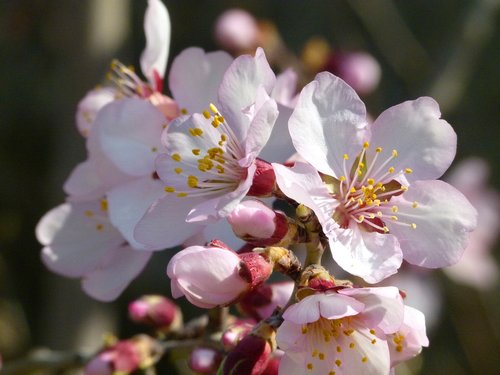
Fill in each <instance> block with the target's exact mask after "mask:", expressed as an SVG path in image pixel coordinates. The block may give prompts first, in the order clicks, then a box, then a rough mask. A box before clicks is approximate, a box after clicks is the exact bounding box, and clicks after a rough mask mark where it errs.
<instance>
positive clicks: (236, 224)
mask: <svg viewBox="0 0 500 375" xmlns="http://www.w3.org/2000/svg"><path fill="white" fill-rule="evenodd" d="M227 221H228V222H229V224H231V227H232V228H233V232H234V233H235V234H236V235H237V236H238V237H240V238H241V239H242V240H244V241H246V242H250V243H252V244H254V245H260V246H269V245H274V244H277V243H279V242H280V241H281V240H282V239H283V238H284V237H285V236H286V234H287V233H288V232H289V223H288V220H287V217H286V216H285V215H284V214H282V213H280V212H276V211H273V210H272V209H270V208H269V207H267V206H266V205H265V204H264V203H262V202H260V201H257V200H248V201H244V202H241V203H240V204H238V206H236V208H235V209H234V210H233V211H232V212H231V214H230V215H229V216H228V217H227ZM290 230H293V229H292V228H290ZM295 232H296V230H295Z"/></svg>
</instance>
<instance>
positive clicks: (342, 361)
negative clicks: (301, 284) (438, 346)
mask: <svg viewBox="0 0 500 375" xmlns="http://www.w3.org/2000/svg"><path fill="white" fill-rule="evenodd" d="M403 313H404V305H403V302H402V299H401V297H400V295H399V291H398V289H397V288H394V287H383V288H345V289H339V290H337V291H335V290H328V291H326V292H321V293H316V294H312V295H309V296H307V297H305V298H303V299H302V300H301V301H299V302H298V303H296V304H294V305H292V306H290V307H289V308H288V309H287V310H286V311H285V313H284V314H283V318H284V322H283V324H282V325H281V326H280V327H279V328H278V333H277V337H276V339H277V342H278V345H279V347H280V349H282V350H283V351H284V352H285V355H284V356H283V358H282V359H281V363H280V374H281V373H282V374H287V375H288V374H289V375H294V374H297V375H299V374H306V373H307V374H329V375H333V374H336V375H344V374H384V375H386V374H388V373H389V370H390V367H391V358H390V351H389V345H388V342H387V341H388V338H387V336H388V335H391V334H394V333H395V332H397V331H398V329H399V328H400V327H401V324H402V322H403Z"/></svg>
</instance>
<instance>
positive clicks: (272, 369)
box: [262, 349, 284, 375]
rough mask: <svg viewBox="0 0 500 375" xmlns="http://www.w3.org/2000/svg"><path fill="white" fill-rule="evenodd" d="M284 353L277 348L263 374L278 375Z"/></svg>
mask: <svg viewBox="0 0 500 375" xmlns="http://www.w3.org/2000/svg"><path fill="white" fill-rule="evenodd" d="M283 354H284V352H283V351H282V350H279V349H278V350H275V351H274V352H273V354H272V356H271V360H270V361H269V363H268V364H267V367H266V369H265V370H264V372H263V373H262V375H278V373H279V367H280V362H281V357H283Z"/></svg>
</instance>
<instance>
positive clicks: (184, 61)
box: [168, 47, 233, 113]
mask: <svg viewBox="0 0 500 375" xmlns="http://www.w3.org/2000/svg"><path fill="white" fill-rule="evenodd" d="M232 61H233V59H232V57H231V56H230V55H229V54H227V53H226V52H223V51H216V52H210V53H207V52H205V51H203V50H202V49H201V48H196V47H191V48H187V49H185V50H183V51H182V52H181V53H180V54H179V55H177V57H176V58H175V59H174V61H173V62H172V68H171V69H170V73H169V78H168V79H169V81H168V82H169V87H170V90H171V91H172V95H173V97H174V98H175V100H176V101H177V102H178V104H179V106H180V107H182V108H185V109H187V111H188V113H195V112H203V110H205V109H206V108H208V105H209V104H210V103H212V102H214V101H215V100H216V98H217V90H218V88H219V85H220V83H221V82H222V77H223V75H224V73H225V72H226V70H227V68H228V67H229V65H231V62H232Z"/></svg>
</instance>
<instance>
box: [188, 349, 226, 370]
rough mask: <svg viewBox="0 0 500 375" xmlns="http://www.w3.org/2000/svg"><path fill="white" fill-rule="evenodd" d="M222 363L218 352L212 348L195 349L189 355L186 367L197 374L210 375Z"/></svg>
mask: <svg viewBox="0 0 500 375" xmlns="http://www.w3.org/2000/svg"><path fill="white" fill-rule="evenodd" d="M221 361H222V355H221V353H220V352H219V351H217V350H215V349H212V348H195V349H194V350H193V351H192V352H191V354H190V355H189V360H188V366H189V368H190V369H191V370H193V371H194V372H196V373H197V374H204V375H205V374H206V375H212V374H216V373H217V369H218V368H219V365H220V363H221Z"/></svg>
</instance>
